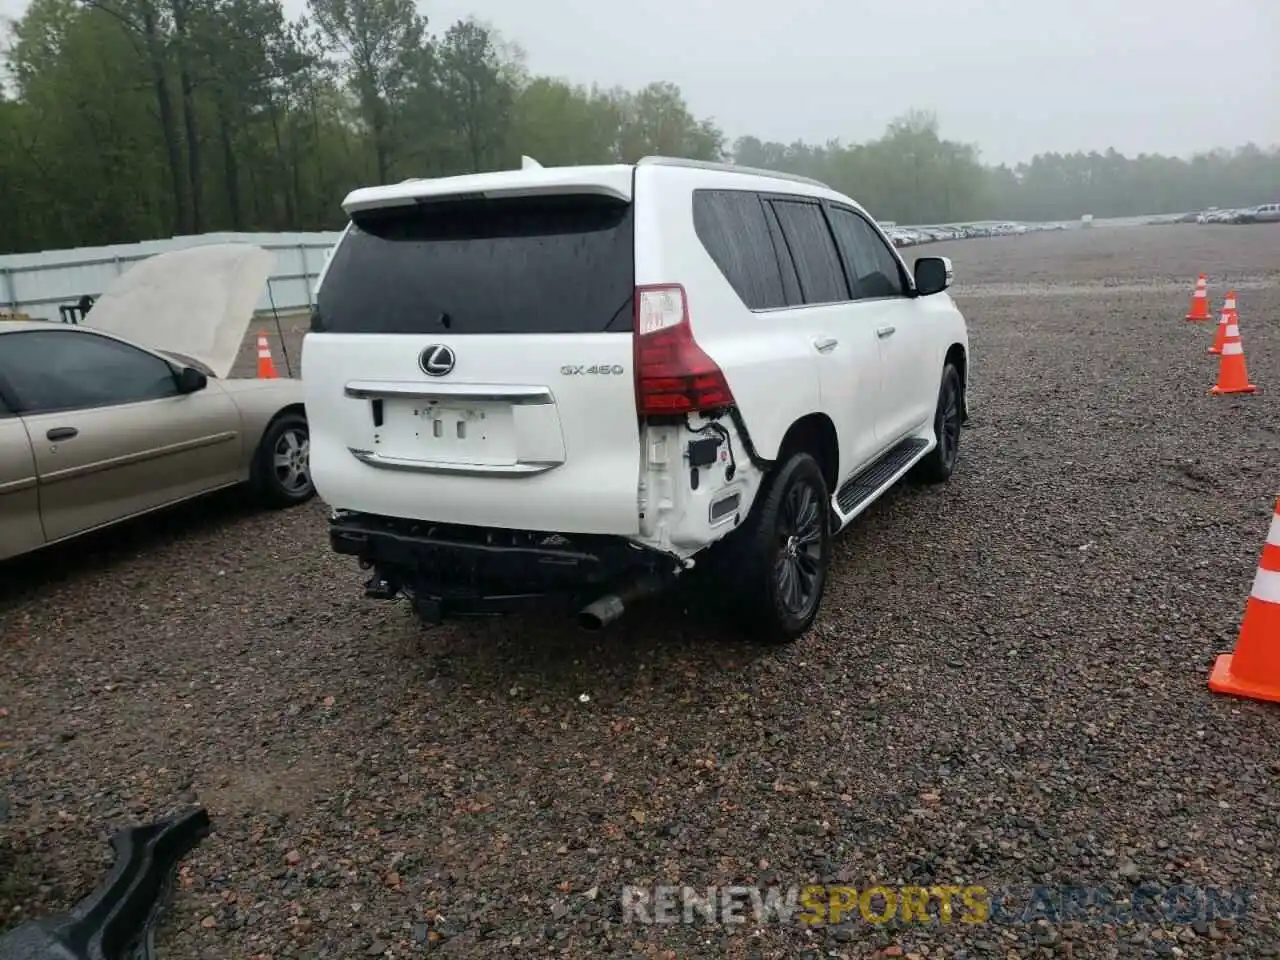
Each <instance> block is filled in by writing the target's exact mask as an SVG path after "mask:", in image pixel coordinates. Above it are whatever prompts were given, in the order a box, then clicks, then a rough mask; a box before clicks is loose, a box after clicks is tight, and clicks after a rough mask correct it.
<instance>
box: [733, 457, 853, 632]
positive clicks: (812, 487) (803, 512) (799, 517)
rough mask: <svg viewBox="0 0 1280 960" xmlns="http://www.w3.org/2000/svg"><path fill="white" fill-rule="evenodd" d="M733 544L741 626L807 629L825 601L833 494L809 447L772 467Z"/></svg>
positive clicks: (751, 629)
mask: <svg viewBox="0 0 1280 960" xmlns="http://www.w3.org/2000/svg"><path fill="white" fill-rule="evenodd" d="M760 498H761V499H760V500H758V501H757V503H756V505H755V506H754V508H753V509H752V511H751V517H750V518H749V519H748V521H747V525H746V526H745V528H744V529H743V530H742V537H741V538H740V539H737V542H735V543H733V544H732V545H728V546H730V549H731V550H732V551H733V554H734V560H735V562H734V563H733V571H732V573H733V576H734V581H733V586H734V593H735V595H736V596H737V598H738V600H739V604H740V605H739V607H738V609H739V611H740V613H741V614H742V615H744V616H743V621H744V626H745V627H746V628H747V630H748V631H749V632H750V633H752V634H753V635H754V636H755V637H756V638H758V639H759V640H761V641H764V642H766V643H775V644H783V643H791V642H793V641H795V640H798V639H800V637H802V636H804V634H805V633H807V632H808V630H809V628H810V627H811V626H812V625H813V621H814V619H815V618H816V617H817V615H818V609H819V607H821V605H822V596H823V593H824V591H825V590H826V585H827V567H828V564H829V563H830V559H831V533H830V523H829V517H828V514H829V513H830V509H831V508H830V494H829V492H828V491H827V484H826V480H824V479H823V476H822V468H821V467H819V466H818V461H817V460H815V459H814V458H813V457H812V456H811V455H810V454H808V453H795V454H792V455H791V456H790V457H789V458H788V459H787V460H786V461H785V462H783V463H782V464H781V466H780V467H778V468H777V469H776V470H775V471H774V473H773V474H772V476H771V478H770V480H769V481H768V485H767V486H766V488H765V489H764V490H762V491H761V493H760Z"/></svg>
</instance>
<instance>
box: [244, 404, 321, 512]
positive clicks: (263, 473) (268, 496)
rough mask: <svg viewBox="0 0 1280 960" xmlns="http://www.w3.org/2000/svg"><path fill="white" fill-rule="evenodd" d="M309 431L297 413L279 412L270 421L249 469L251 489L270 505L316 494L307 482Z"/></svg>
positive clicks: (303, 500)
mask: <svg viewBox="0 0 1280 960" xmlns="http://www.w3.org/2000/svg"><path fill="white" fill-rule="evenodd" d="M310 448H311V433H310V430H309V429H308V427H307V418H306V417H305V416H303V415H302V414H300V413H282V414H281V415H280V416H278V417H276V418H275V419H274V420H272V421H271V423H270V425H269V426H268V427H267V429H266V431H265V432H264V433H263V434H262V440H260V441H259V443H258V450H257V452H256V453H255V454H254V457H253V468H252V470H251V471H250V474H251V480H250V482H251V483H252V485H253V491H254V494H255V495H256V497H257V499H258V501H259V502H260V503H262V505H263V506H266V507H270V508H272V509H281V508H283V507H293V506H297V505H298V504H301V503H306V502H307V501H308V500H310V499H311V498H312V497H314V496H315V494H316V488H315V484H313V483H312V482H311V464H310Z"/></svg>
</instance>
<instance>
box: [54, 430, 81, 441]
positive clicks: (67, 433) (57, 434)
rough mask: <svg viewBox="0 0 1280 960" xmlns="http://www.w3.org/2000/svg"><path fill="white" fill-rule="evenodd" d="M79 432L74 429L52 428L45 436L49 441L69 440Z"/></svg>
mask: <svg viewBox="0 0 1280 960" xmlns="http://www.w3.org/2000/svg"><path fill="white" fill-rule="evenodd" d="M79 432H80V431H79V430H77V429H76V428H75V427H54V428H53V429H51V430H50V431H49V432H48V433H46V434H45V436H46V437H48V438H49V439H50V440H70V439H71V438H72V437H74V436H75V435H76V434H78V433H79Z"/></svg>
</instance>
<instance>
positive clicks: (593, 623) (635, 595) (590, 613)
mask: <svg viewBox="0 0 1280 960" xmlns="http://www.w3.org/2000/svg"><path fill="white" fill-rule="evenodd" d="M663 586H664V584H663V582H662V580H661V579H659V578H658V577H656V576H654V575H653V574H651V573H648V574H642V575H641V576H639V577H636V578H635V579H634V580H632V581H630V582H629V583H628V584H627V585H626V586H624V587H622V588H621V589H619V590H617V591H616V592H614V593H607V594H605V595H604V596H603V597H601V598H600V599H599V600H597V601H595V603H589V604H587V606H585V607H583V608H582V610H581V611H580V612H579V613H578V625H579V626H580V627H582V628H583V629H584V630H603V629H604V628H605V627H607V626H608V625H609V624H611V623H613V622H614V621H615V620H617V619H618V618H619V617H620V616H622V614H623V613H624V612H625V611H626V608H627V607H629V606H631V605H632V604H633V603H635V602H636V601H637V600H643V599H644V598H645V597H651V596H653V595H654V594H655V593H658V592H660V591H661V590H662V588H663Z"/></svg>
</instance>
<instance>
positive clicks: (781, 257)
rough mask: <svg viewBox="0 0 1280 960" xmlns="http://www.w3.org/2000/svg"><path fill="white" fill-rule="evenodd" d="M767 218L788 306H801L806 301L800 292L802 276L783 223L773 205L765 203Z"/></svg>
mask: <svg viewBox="0 0 1280 960" xmlns="http://www.w3.org/2000/svg"><path fill="white" fill-rule="evenodd" d="M764 212H765V219H766V220H768V221H769V235H770V237H771V238H772V240H773V249H774V252H775V253H776V254H777V255H778V263H779V265H781V267H782V292H783V293H784V294H786V297H787V305H788V306H792V307H794V306H799V305H801V304H803V303H804V297H803V296H802V295H801V293H800V277H799V276H798V275H797V274H796V264H795V261H794V260H793V259H792V258H791V248H790V247H788V246H787V238H786V237H785V236H783V234H782V224H780V223H779V222H778V215H777V213H775V212H774V210H773V205H772V204H769V203H766V204H765V205H764Z"/></svg>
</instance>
